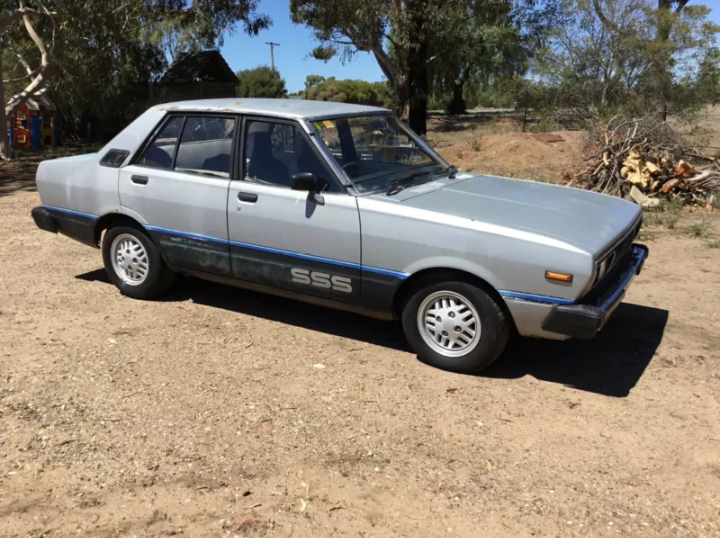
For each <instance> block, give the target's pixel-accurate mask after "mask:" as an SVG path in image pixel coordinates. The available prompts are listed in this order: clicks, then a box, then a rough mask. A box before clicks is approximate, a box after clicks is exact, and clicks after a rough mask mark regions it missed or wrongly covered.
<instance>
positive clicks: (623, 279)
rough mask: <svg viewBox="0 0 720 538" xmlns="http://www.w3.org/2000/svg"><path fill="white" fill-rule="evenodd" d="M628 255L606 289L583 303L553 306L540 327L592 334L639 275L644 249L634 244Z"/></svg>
mask: <svg viewBox="0 0 720 538" xmlns="http://www.w3.org/2000/svg"><path fill="white" fill-rule="evenodd" d="M631 255H632V260H631V263H630V265H629V266H627V268H626V269H625V271H623V272H622V273H621V274H619V275H617V277H616V278H615V279H614V281H613V285H612V286H611V287H610V289H608V290H607V291H606V292H605V293H603V294H602V295H601V296H597V297H594V298H592V299H590V300H588V301H587V302H585V301H581V302H580V303H577V304H570V305H557V306H554V307H553V308H552V310H551V311H550V313H549V314H548V316H547V317H546V318H545V320H544V321H543V323H542V328H543V330H544V331H547V332H551V333H556V334H562V335H565V336H570V337H573V338H583V339H589V338H592V337H593V336H595V335H596V334H597V332H598V331H599V330H600V329H602V328H603V326H604V325H605V323H607V321H608V319H610V316H611V315H612V313H613V311H614V310H615V309H616V308H617V307H618V305H619V304H620V303H621V302H622V300H623V298H624V297H625V290H627V288H628V286H629V285H630V283H631V282H632V280H633V279H634V278H635V276H637V275H638V274H640V271H641V270H642V267H643V264H644V263H645V260H646V259H647V256H648V248H647V247H646V246H645V245H638V244H634V245H632V254H631Z"/></svg>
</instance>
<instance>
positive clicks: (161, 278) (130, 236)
mask: <svg viewBox="0 0 720 538" xmlns="http://www.w3.org/2000/svg"><path fill="white" fill-rule="evenodd" d="M102 251H103V261H104V262H105V270H106V271H107V274H108V277H110V280H111V281H112V282H113V284H115V285H116V286H117V287H118V289H119V290H120V291H121V292H122V293H123V294H124V295H127V296H129V297H133V298H135V299H150V298H152V297H155V296H157V295H159V294H161V293H162V292H164V291H165V290H166V289H168V287H170V285H171V284H172V281H173V275H174V273H173V272H172V271H171V270H170V269H169V268H168V266H167V265H166V264H165V262H164V261H163V259H162V257H161V256H160V252H159V251H158V249H157V247H156V246H155V243H153V242H152V240H151V239H150V238H149V237H148V236H147V235H146V234H145V233H144V232H143V231H141V230H139V229H137V228H132V227H129V226H116V227H113V228H110V229H109V230H108V231H107V232H105V236H104V237H103V243H102Z"/></svg>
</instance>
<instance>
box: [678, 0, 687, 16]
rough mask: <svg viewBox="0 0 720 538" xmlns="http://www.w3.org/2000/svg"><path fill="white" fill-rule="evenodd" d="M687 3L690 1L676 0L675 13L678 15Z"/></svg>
mask: <svg viewBox="0 0 720 538" xmlns="http://www.w3.org/2000/svg"><path fill="white" fill-rule="evenodd" d="M689 1H690V0H678V5H677V7H676V8H675V13H680V12H681V11H682V10H683V8H684V7H685V6H686V5H687V4H688V2H689Z"/></svg>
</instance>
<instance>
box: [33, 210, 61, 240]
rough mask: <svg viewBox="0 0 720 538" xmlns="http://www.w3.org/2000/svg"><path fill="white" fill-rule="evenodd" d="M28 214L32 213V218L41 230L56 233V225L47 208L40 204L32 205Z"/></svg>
mask: <svg viewBox="0 0 720 538" xmlns="http://www.w3.org/2000/svg"><path fill="white" fill-rule="evenodd" d="M30 214H31V215H32V218H33V220H34V221H35V224H36V225H37V227H38V228H40V229H41V230H45V231H46V232H51V233H54V234H56V233H57V226H55V221H54V220H53V218H52V215H50V212H49V211H48V210H47V209H45V208H44V207H42V206H40V207H33V208H32V210H31V211H30Z"/></svg>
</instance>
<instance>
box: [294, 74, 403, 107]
mask: <svg viewBox="0 0 720 538" xmlns="http://www.w3.org/2000/svg"><path fill="white" fill-rule="evenodd" d="M310 76H316V75H310ZM308 78H310V77H308ZM320 78H323V77H320ZM305 98H306V99H311V100H314V101H335V102H338V103H355V104H358V105H370V106H385V107H387V106H392V95H391V94H390V88H389V87H388V85H387V84H386V83H385V82H367V81H365V80H351V79H344V80H337V79H335V77H330V78H328V79H324V78H323V80H322V81H319V82H315V83H314V84H312V85H311V86H307V83H306V90H305Z"/></svg>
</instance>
